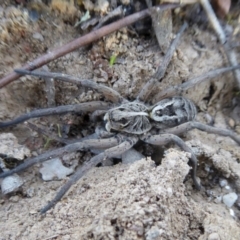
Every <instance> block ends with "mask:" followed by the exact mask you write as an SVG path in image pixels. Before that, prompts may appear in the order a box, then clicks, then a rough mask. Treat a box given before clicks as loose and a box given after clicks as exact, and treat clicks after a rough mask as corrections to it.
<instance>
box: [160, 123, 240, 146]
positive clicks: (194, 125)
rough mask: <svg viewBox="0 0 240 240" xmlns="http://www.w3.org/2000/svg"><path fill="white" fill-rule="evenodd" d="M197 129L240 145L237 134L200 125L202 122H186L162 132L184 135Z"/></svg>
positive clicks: (239, 138)
mask: <svg viewBox="0 0 240 240" xmlns="http://www.w3.org/2000/svg"><path fill="white" fill-rule="evenodd" d="M195 128H196V129H198V130H201V131H204V132H207V133H214V134H218V135H220V136H225V137H230V138H232V139H233V140H234V141H235V142H236V143H238V144H239V145H240V137H239V135H237V134H236V133H235V132H233V131H231V130H228V129H222V128H216V127H212V126H209V125H206V124H203V123H200V122H186V123H183V124H181V125H179V126H177V127H174V128H169V129H166V130H163V131H161V132H163V133H165V132H166V133H171V134H176V135H179V134H181V133H184V132H186V131H189V130H192V129H195Z"/></svg>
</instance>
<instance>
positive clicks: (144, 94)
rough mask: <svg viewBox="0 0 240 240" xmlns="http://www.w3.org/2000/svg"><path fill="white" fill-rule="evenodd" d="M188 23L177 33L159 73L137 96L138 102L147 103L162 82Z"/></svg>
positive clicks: (159, 68)
mask: <svg viewBox="0 0 240 240" xmlns="http://www.w3.org/2000/svg"><path fill="white" fill-rule="evenodd" d="M187 26H188V25H187V23H184V24H183V26H182V27H181V28H180V30H179V32H178V33H177V35H176V37H175V39H174V40H173V41H172V43H171V45H170V46H169V48H168V50H167V53H166V55H165V56H164V59H163V62H162V63H161V64H160V66H159V67H158V70H157V72H156V73H155V74H154V75H153V76H152V77H151V78H150V80H149V81H148V82H147V83H146V84H145V85H144V87H143V88H142V90H141V91H140V93H139V94H138V96H137V100H139V101H142V102H146V101H147V99H148V97H149V95H150V94H151V93H152V91H153V89H154V88H155V87H156V84H157V83H159V82H160V81H161V79H162V78H163V77H164V75H165V72H166V69H167V67H168V65H169V63H170V61H171V59H172V56H173V54H174V52H175V50H176V48H177V45H178V44H179V42H180V38H181V36H182V34H183V32H184V30H185V29H186V28H187Z"/></svg>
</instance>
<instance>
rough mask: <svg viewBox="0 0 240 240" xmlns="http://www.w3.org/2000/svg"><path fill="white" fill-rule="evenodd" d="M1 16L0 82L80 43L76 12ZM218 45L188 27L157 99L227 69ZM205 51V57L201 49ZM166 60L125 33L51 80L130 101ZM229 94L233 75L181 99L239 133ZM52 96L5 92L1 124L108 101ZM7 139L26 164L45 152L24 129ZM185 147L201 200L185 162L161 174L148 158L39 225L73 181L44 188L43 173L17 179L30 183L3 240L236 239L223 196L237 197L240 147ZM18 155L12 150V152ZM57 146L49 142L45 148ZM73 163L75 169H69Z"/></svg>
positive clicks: (3, 213)
mask: <svg viewBox="0 0 240 240" xmlns="http://www.w3.org/2000/svg"><path fill="white" fill-rule="evenodd" d="M55 2H56V1H55ZM0 6H1V8H0V26H1V29H3V30H4V31H3V30H2V31H1V35H0V37H1V42H0V59H1V64H0V77H2V76H4V75H5V74H7V73H9V72H10V71H12V70H13V69H14V68H18V67H20V66H21V65H23V64H24V63H25V62H27V61H28V60H32V59H34V58H36V57H37V56H40V55H41V54H43V53H45V52H47V51H51V49H54V48H56V47H58V46H61V45H63V44H64V43H67V42H69V41H70V40H72V39H74V38H76V37H78V36H80V35H81V34H83V33H82V32H80V30H79V29H77V28H74V27H73V25H74V21H75V19H76V16H78V15H79V14H82V13H79V12H78V10H77V9H76V8H72V11H68V12H62V13H59V11H56V7H55V8H54V7H53V6H52V8H50V7H46V8H42V9H41V13H42V18H41V19H39V20H38V21H35V22H33V21H30V20H29V19H28V17H27V16H26V12H24V11H23V10H22V9H21V10H19V9H17V8H16V7H15V5H14V4H12V3H11V2H8V1H6V3H5V4H1V5H0ZM176 22H177V20H176ZM178 28H179V24H175V27H174V32H177V29H178ZM53 32H54V34H52V33H53ZM216 42H217V39H216V36H215V34H214V33H213V32H212V30H210V29H201V28H199V27H198V26H196V25H193V26H191V27H190V28H189V29H188V30H187V31H186V32H185V33H184V35H183V38H182V40H181V44H180V46H179V48H178V50H177V52H176V54H175V55H174V57H173V59H172V61H171V63H170V65H169V67H168V70H167V74H166V76H165V78H164V80H163V81H162V83H161V85H160V86H158V87H156V92H157V91H161V90H162V89H164V88H166V87H167V86H169V85H176V84H179V83H182V82H185V81H187V79H191V78H192V77H194V76H198V75H201V74H203V73H206V72H208V71H209V70H212V69H215V68H218V67H221V66H224V65H226V59H225V57H224V55H223V52H222V50H221V47H220V46H218V45H217V43H216ZM197 43H198V44H197ZM199 43H201V44H202V45H203V48H201V49H200V48H199ZM116 53H118V56H117V61H116V63H115V64H114V65H113V66H112V67H110V66H109V59H110V57H111V56H112V55H114V54H116ZM162 57H163V56H162V54H161V52H160V50H159V47H158V45H157V41H156V39H155V38H150V37H148V38H147V37H143V36H136V35H135V34H133V33H132V31H130V32H129V31H128V30H127V29H122V30H121V31H118V32H117V33H113V34H111V35H110V36H108V37H105V38H104V39H102V40H100V41H98V42H95V43H93V45H92V46H89V47H86V48H83V49H79V50H78V51H75V52H73V53H70V54H68V55H66V56H65V57H62V58H60V59H58V60H55V61H53V62H51V63H50V64H48V70H49V71H55V72H64V73H68V74H71V75H74V76H79V77H81V78H88V79H93V81H96V82H98V83H102V84H106V85H107V86H110V87H112V88H113V89H115V90H117V91H118V92H119V93H120V94H122V95H123V96H124V97H126V98H128V99H130V100H133V99H134V98H135V97H136V95H137V94H138V92H139V90H140V89H141V88H142V86H143V84H144V83H146V82H147V80H148V79H149V77H150V76H151V75H152V74H153V73H154V72H155V70H156V67H157V65H158V63H159V62H160V61H161V59H162ZM238 57H239V52H238ZM233 86H234V79H233V77H232V75H231V74H230V73H229V74H224V75H222V76H220V77H218V78H216V79H212V80H211V81H208V82H206V83H203V84H201V85H200V86H197V87H195V88H192V89H191V90H188V92H187V93H185V96H187V97H189V98H190V99H192V100H193V101H194V102H195V103H196V105H197V107H198V111H199V113H198V116H197V120H198V121H201V122H204V123H211V122H214V126H218V127H222V128H229V129H232V130H234V131H238V129H239V125H238V124H239V122H238V117H236V116H238V112H237V111H235V112H233V113H235V114H231V113H232V108H231V106H232V99H233V98H234V92H233ZM55 90H56V95H55V103H54V102H53V103H51V102H49V101H48V100H47V97H46V96H47V92H46V87H45V81H44V80H39V79H36V78H32V77H28V76H27V77H22V78H21V79H20V80H18V81H15V82H14V83H12V84H9V85H8V86H6V87H4V88H2V89H0V121H6V120H10V119H13V118H14V117H16V116H19V115H20V114H23V113H25V112H28V111H31V110H33V109H38V108H45V107H48V106H50V105H51V104H56V105H66V104H77V103H80V102H86V101H91V100H98V99H102V96H100V95H99V94H97V93H95V92H93V91H92V90H89V89H78V88H77V87H76V86H74V85H72V84H67V83H63V82H60V81H56V82H55ZM226 112H227V113H228V114H226ZM234 117H235V118H234ZM31 122H33V123H35V124H39V125H41V126H44V127H46V128H47V129H53V131H54V130H55V131H56V125H57V124H60V125H63V124H66V123H69V122H71V124H72V125H74V126H77V125H78V127H77V133H76V132H74V134H73V137H84V136H86V135H88V134H90V133H92V132H94V127H95V125H94V123H90V124H89V121H88V119H87V118H86V116H85V115H83V116H82V115H80V116H72V115H67V116H60V117H55V116H53V117H48V118H47V117H45V118H41V119H35V120H31ZM3 133H13V134H14V135H15V136H16V138H17V139H18V143H19V144H20V145H21V146H25V147H26V148H28V149H29V150H30V153H28V154H30V155H33V156H35V155H38V154H41V153H43V152H45V151H46V138H44V137H43V136H41V135H39V134H37V133H36V132H34V131H32V130H30V129H29V128H28V127H27V126H26V125H25V124H19V125H18V126H15V127H11V128H7V129H3V130H1V132H0V134H3ZM184 140H185V141H186V142H187V144H188V145H189V146H191V147H192V148H193V150H194V152H195V154H196V155H197V157H198V159H199V167H198V177H199V178H200V180H201V183H202V185H203V189H202V190H201V191H200V192H198V191H196V190H195V189H194V187H193V185H192V180H191V177H190V176H189V170H190V167H189V166H188V164H187V162H188V160H189V155H188V154H187V153H184V152H182V151H180V150H179V149H177V148H175V147H174V146H172V147H174V148H171V146H170V147H169V148H165V153H164V158H163V159H162V162H161V165H159V166H157V167H156V166H155V163H154V162H153V161H152V160H151V159H150V158H144V159H142V160H140V161H137V162H135V163H133V164H117V165H115V166H111V167H101V168H94V169H92V170H91V171H90V172H89V173H88V174H87V175H86V176H85V177H84V178H82V179H81V180H79V181H78V182H77V184H75V185H74V186H73V187H72V188H71V190H70V191H69V193H68V194H67V195H66V196H64V198H63V199H62V200H61V202H59V203H58V204H57V205H56V206H55V208H54V209H51V210H50V211H49V212H47V214H46V215H44V216H40V215H39V213H38V211H39V209H41V208H42V207H43V206H45V204H46V203H47V202H48V201H49V200H51V199H52V198H53V197H54V196H55V194H56V191H57V190H58V189H59V187H60V186H62V185H63V184H64V183H65V182H66V180H67V178H66V179H64V180H61V181H49V182H44V181H43V180H42V179H41V175H40V173H39V168H40V167H41V166H40V165H37V166H34V167H32V168H30V169H28V170H26V171H25V172H23V173H21V174H20V176H21V177H22V179H23V180H24V185H23V186H22V189H20V190H19V191H18V192H17V193H15V194H11V195H10V196H2V197H1V199H0V204H1V207H0V233H1V234H0V239H1V240H3V239H4V240H5V239H149V240H150V239H201V240H203V239H208V240H217V239H240V225H239V217H240V211H239V209H240V199H238V200H237V201H236V203H235V205H234V206H233V207H231V208H228V207H226V206H225V205H224V203H223V202H222V197H223V196H224V195H226V194H227V193H230V192H235V193H237V194H239V193H240V164H239V159H240V148H239V146H237V144H236V143H235V142H234V141H232V140H231V139H229V138H224V137H220V136H215V135H213V134H207V133H205V132H199V131H197V130H193V131H191V132H189V133H187V134H186V136H184ZM15 144H17V143H16V141H15ZM0 145H1V143H0ZM2 146H3V144H2ZM14 146H15V148H16V145H13V146H9V151H10V150H12V148H13V149H15V148H14ZM58 146H59V144H57V143H54V142H51V143H50V145H48V148H56V147H58ZM90 156H91V154H90V153H86V154H85V153H79V154H78V155H77V158H78V159H77V160H78V162H79V163H81V162H83V161H84V160H87V159H89V158H90ZM73 162H74V160H73V159H70V162H68V163H67V164H69V165H71V164H73ZM75 162H76V159H75ZM222 180H226V181H227V186H228V187H227V188H226V187H221V186H220V184H219V183H220V182H221V181H222Z"/></svg>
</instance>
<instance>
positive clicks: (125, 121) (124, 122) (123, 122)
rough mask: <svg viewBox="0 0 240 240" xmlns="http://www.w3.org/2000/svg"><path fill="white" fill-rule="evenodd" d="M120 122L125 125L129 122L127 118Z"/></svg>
mask: <svg viewBox="0 0 240 240" xmlns="http://www.w3.org/2000/svg"><path fill="white" fill-rule="evenodd" d="M119 122H120V123H122V124H124V125H125V124H126V123H127V122H128V120H127V119H126V118H121V120H120V121H119Z"/></svg>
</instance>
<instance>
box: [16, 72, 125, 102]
mask: <svg viewBox="0 0 240 240" xmlns="http://www.w3.org/2000/svg"><path fill="white" fill-rule="evenodd" d="M14 71H15V72H16V73H18V74H22V75H31V76H36V77H42V78H53V79H56V80H61V81H63V82H70V83H73V84H76V85H78V86H83V87H87V88H91V89H94V90H96V91H97V92H99V93H101V94H103V95H104V97H105V98H106V99H107V100H109V101H111V102H113V103H122V102H124V101H125V102H126V101H127V100H126V99H124V98H123V97H122V96H121V95H120V94H119V93H118V92H117V91H115V90H113V89H111V88H110V87H107V86H104V85H102V84H98V83H95V82H94V81H93V80H88V79H81V78H78V77H74V76H70V75H67V74H64V73H54V72H43V71H28V70H24V69H15V70H14Z"/></svg>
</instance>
